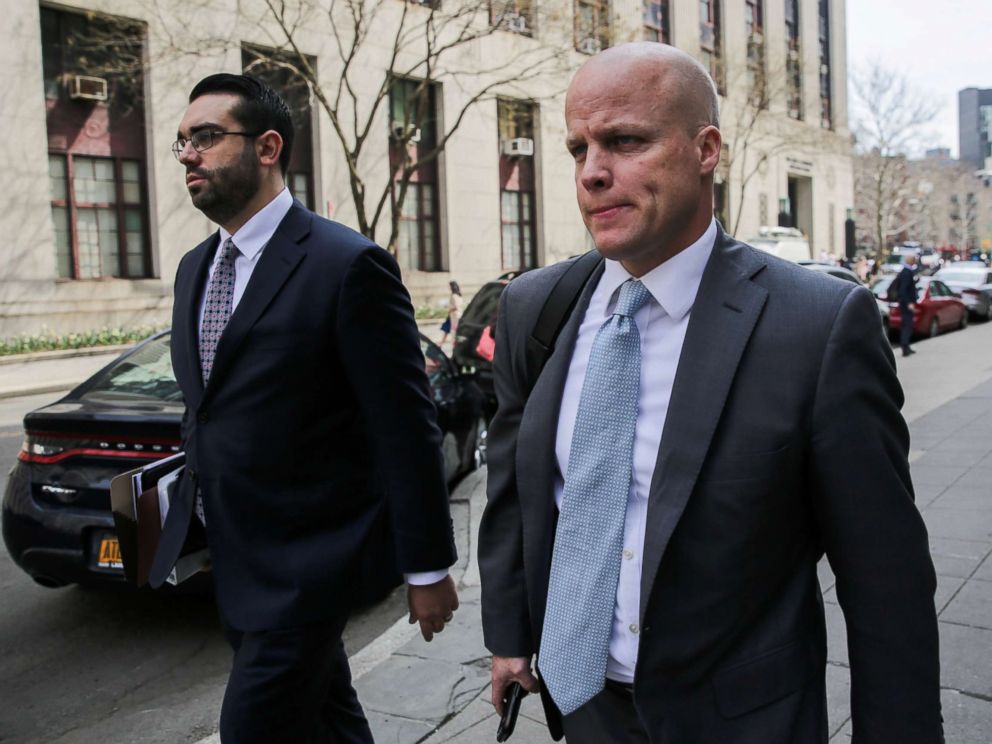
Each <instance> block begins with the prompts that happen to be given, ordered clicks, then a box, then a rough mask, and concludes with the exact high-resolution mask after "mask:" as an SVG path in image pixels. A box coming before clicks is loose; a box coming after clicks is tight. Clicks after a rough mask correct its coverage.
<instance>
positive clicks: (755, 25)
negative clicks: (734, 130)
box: [744, 0, 768, 108]
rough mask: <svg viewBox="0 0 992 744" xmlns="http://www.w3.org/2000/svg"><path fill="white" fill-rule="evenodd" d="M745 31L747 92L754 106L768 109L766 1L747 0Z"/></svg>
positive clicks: (745, 5) (745, 6)
mask: <svg viewBox="0 0 992 744" xmlns="http://www.w3.org/2000/svg"><path fill="white" fill-rule="evenodd" d="M744 31H745V34H746V38H747V90H748V95H749V96H750V98H751V102H752V105H754V106H757V107H759V108H767V107H768V92H767V86H766V79H767V78H766V75H765V7H764V0H745V3H744Z"/></svg>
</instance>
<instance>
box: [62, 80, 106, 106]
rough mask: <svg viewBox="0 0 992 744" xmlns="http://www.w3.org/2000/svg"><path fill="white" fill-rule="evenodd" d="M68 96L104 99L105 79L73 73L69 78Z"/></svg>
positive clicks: (87, 99) (93, 99)
mask: <svg viewBox="0 0 992 744" xmlns="http://www.w3.org/2000/svg"><path fill="white" fill-rule="evenodd" d="M69 98H72V99H81V100H84V101H106V100H107V80H106V79H105V78H99V77H92V76H90V75H73V76H72V77H71V78H69Z"/></svg>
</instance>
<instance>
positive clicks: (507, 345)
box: [479, 285, 537, 657]
mask: <svg viewBox="0 0 992 744" xmlns="http://www.w3.org/2000/svg"><path fill="white" fill-rule="evenodd" d="M514 289H515V288H514V287H513V285H510V286H508V287H507V288H506V290H505V291H504V292H503V296H502V297H501V298H500V305H499V315H498V319H499V320H498V322H497V324H496V352H495V356H494V358H493V385H494V387H495V390H496V398H497V401H498V403H499V406H498V409H497V411H496V415H495V416H494V417H493V420H492V423H491V424H490V426H489V440H488V451H487V459H488V467H489V478H488V482H487V489H486V490H487V496H488V503H487V505H486V510H485V513H484V514H483V516H482V523H481V525H480V527H479V572H480V574H481V578H482V630H483V636H484V640H485V644H486V648H488V649H489V650H490V651H491V652H492V653H493V654H495V655H497V656H526V657H529V656H530V655H531V654H533V653H535V652H536V650H537V649H536V648H535V643H534V640H533V638H532V634H531V624H530V616H529V612H528V606H527V582H526V579H525V575H524V554H523V523H522V519H521V508H520V499H519V497H518V494H517V472H516V452H517V433H518V430H519V428H520V420H521V417H522V416H523V412H524V406H525V405H526V403H527V397H526V393H525V389H524V379H525V378H524V373H523V367H522V363H523V354H522V352H521V353H516V354H515V353H514V343H515V341H514V340H513V339H511V333H510V326H511V324H512V322H511V318H510V313H511V307H510V303H511V299H510V298H511V296H512V295H513V290H514ZM521 348H522V345H521ZM514 360H516V361H514Z"/></svg>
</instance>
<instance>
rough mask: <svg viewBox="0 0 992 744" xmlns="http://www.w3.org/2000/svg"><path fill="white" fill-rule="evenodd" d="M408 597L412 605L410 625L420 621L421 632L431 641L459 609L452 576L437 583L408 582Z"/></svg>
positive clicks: (409, 603)
mask: <svg viewBox="0 0 992 744" xmlns="http://www.w3.org/2000/svg"><path fill="white" fill-rule="evenodd" d="M406 599H407V604H408V605H409V607H410V625H413V624H414V623H417V622H419V623H420V633H421V635H423V636H424V640H425V641H430V640H431V639H432V638H434V634H435V633H440V632H441V631H442V630H444V624H445V623H447V622H450V621H451V618H452V617H454V612H455V610H457V609H458V594H457V592H455V582H454V580H453V579H452V578H451V577H450V576H445V577H444V578H443V579H441V580H440V581H438V582H437V583H435V584H426V585H424V586H415V585H413V584H408V585H407V588H406Z"/></svg>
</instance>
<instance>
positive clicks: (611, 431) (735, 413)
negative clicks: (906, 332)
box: [479, 42, 941, 744]
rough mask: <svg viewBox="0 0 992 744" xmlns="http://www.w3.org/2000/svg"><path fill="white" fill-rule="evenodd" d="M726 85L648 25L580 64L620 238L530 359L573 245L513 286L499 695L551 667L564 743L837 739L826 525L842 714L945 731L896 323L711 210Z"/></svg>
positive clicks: (532, 686) (588, 140)
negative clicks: (844, 660)
mask: <svg viewBox="0 0 992 744" xmlns="http://www.w3.org/2000/svg"><path fill="white" fill-rule="evenodd" d="M718 100H719V99H718V96H717V92H716V88H715V86H714V84H713V81H712V79H711V78H710V76H709V74H708V72H707V71H706V69H705V68H704V67H703V66H702V65H700V63H699V62H698V61H697V60H696V59H694V58H693V57H691V56H690V55H688V54H686V53H685V52H683V51H680V50H678V49H675V48H674V47H671V46H667V45H664V44H657V43H653V42H651V43H648V42H641V43H635V44H624V45H621V46H617V47H613V48H610V49H607V50H606V51H604V52H601V53H600V54H598V55H596V56H594V57H592V58H591V59H590V60H589V61H588V62H586V63H585V65H584V66H583V67H582V68H581V69H580V70H579V72H578V73H576V75H575V78H574V79H573V81H572V84H571V85H570V86H569V89H568V94H567V97H566V99H565V121H566V127H567V139H566V145H567V147H568V151H569V152H570V153H571V155H572V157H573V159H574V161H575V165H574V167H575V174H574V177H575V187H576V192H577V197H578V203H579V209H580V212H581V214H582V217H583V219H584V221H585V224H586V227H587V228H588V230H589V232H590V233H591V234H592V236H593V239H594V240H595V243H596V248H597V250H598V252H599V253H600V255H601V256H602V257H603V259H604V261H603V262H602V264H601V265H600V266H599V268H598V269H597V272H595V273H594V274H593V275H592V277H591V279H590V280H589V281H588V282H587V284H586V286H585V288H584V289H583V290H582V291H581V294H579V296H578V297H577V298H576V304H575V309H574V312H573V313H572V316H571V317H570V318H569V319H568V321H567V322H566V323H565V325H564V327H563V329H562V331H561V334H560V336H559V338H558V340H557V343H556V345H555V347H554V351H553V353H552V354H551V356H550V358H549V359H548V360H547V364H546V366H544V368H543V371H542V372H541V373H540V376H539V377H537V378H536V379H531V376H530V374H529V373H530V370H531V368H532V365H531V364H529V360H530V358H531V356H532V349H533V339H532V332H533V329H534V326H535V322H536V319H537V318H538V317H539V316H540V315H541V309H542V307H543V306H544V304H545V302H546V301H547V298H548V295H549V293H551V291H552V287H556V285H557V281H558V279H559V278H560V277H561V276H562V275H563V273H564V272H565V271H567V270H568V267H569V266H570V265H572V264H569V263H568V262H565V263H562V264H557V265H554V266H549V267H546V268H543V269H537V270H534V271H529V272H527V273H525V274H523V275H521V276H520V277H519V278H517V279H515V280H514V281H513V282H511V283H510V284H509V285H508V286H507V287H506V289H505V291H504V292H503V294H502V297H501V300H500V310H499V323H498V324H497V326H496V337H497V338H496V345H495V352H496V356H495V362H494V364H493V377H494V386H495V390H496V395H497V398H498V401H499V407H498V410H497V412H496V416H495V417H494V418H493V421H492V425H491V427H490V429H489V439H488V456H489V481H488V505H487V507H486V511H485V513H484V516H483V518H482V525H481V528H480V533H479V568H480V572H481V576H482V623H483V632H484V636H485V642H486V646H487V647H488V648H489V650H490V651H491V652H492V653H493V663H492V683H493V684H492V697H493V702H494V703H495V705H496V706H497V708H502V707H503V705H504V691H505V689H506V688H507V686H508V684H509V683H510V682H511V681H512V682H517V683H519V684H520V685H522V686H523V687H524V688H525V689H528V690H530V691H534V692H537V691H540V694H541V699H542V702H543V704H544V710H545V713H546V715H547V722H548V727H549V730H550V732H551V734H552V735H553V736H554V738H560V737H561V735H562V733H564V736H565V737H566V739H567V740H568V743H569V744H606V743H607V742H608V743H609V744H635V743H636V744H647V743H648V742H651V743H652V744H660V743H661V742H670V743H672V744H686V743H688V742H694V743H703V744H743V743H744V742H761V743H762V744H785V742H789V743H790V744H822V743H823V742H826V740H827V738H828V736H829V733H830V729H829V727H828V720H827V698H826V680H825V675H826V658H827V649H826V628H825V618H824V604H823V598H822V596H821V593H820V586H819V584H818V582H817V564H818V562H819V560H820V558H821V557H822V556H823V555H824V552H825V553H826V555H827V557H828V558H829V560H830V565H831V567H832V568H833V571H834V573H835V575H836V577H837V598H838V600H839V602H840V606H841V608H842V609H843V612H844V616H845V619H846V621H847V646H848V651H849V655H850V662H851V663H850V667H851V679H852V682H851V687H850V692H851V716H852V725H853V740H854V741H855V742H865V743H867V742H872V743H876V742H877V743H879V744H881V743H882V742H884V743H885V744H890V743H892V744H894V743H895V742H898V744H937V743H938V742H939V741H941V719H940V670H939V665H938V643H937V641H938V636H937V617H936V613H935V611H934V589H935V587H936V575H935V572H934V567H933V562H932V560H931V558H930V551H929V545H928V542H927V533H926V528H925V527H924V523H923V519H922V517H921V516H920V513H919V511H918V510H917V509H916V507H915V506H914V504H913V487H912V483H911V482H910V475H909V463H908V457H907V453H908V448H909V434H908V431H907V428H906V423H905V421H904V420H903V418H902V416H901V415H900V413H899V408H900V406H901V405H902V402H903V394H902V391H901V389H900V387H899V380H898V379H897V377H896V374H895V365H894V363H893V358H892V349H891V347H890V346H889V344H888V343H886V339H885V338H884V336H883V335H882V334H881V333H879V332H878V309H877V306H876V303H875V300H874V299H873V297H872V295H871V293H870V292H868V291H867V290H866V289H865V288H864V287H861V286H857V285H855V284H852V283H849V282H837V281H833V280H832V279H830V278H829V277H826V276H823V275H822V274H820V273H819V272H813V271H807V270H806V269H804V268H802V267H800V266H797V265H796V264H794V263H791V262H788V261H784V260H780V259H778V258H775V257H774V256H770V255H768V254H767V253H764V252H762V251H758V250H756V249H754V248H753V247H751V246H748V245H745V244H743V243H740V242H738V241H736V240H734V239H733V238H732V237H730V236H728V235H727V234H726V233H725V232H724V231H723V229H722V227H721V226H720V225H719V223H718V222H717V221H716V220H715V219H714V218H713V180H714V173H715V172H716V170H717V167H718V164H719V161H720V151H721V142H722V138H721V135H720V130H719V120H718V115H719V114H718V105H719V103H718ZM855 440H857V441H858V442H860V443H861V446H863V447H864V448H866V449H864V450H863V451H862V453H861V454H862V456H861V457H859V458H850V457H847V455H848V454H849V452H850V444H851V442H852V441H855ZM840 462H843V463H844V465H843V467H839V466H838V463H840ZM535 656H536V662H537V664H536V671H537V676H535V674H534V669H533V667H532V664H533V663H534V660H535Z"/></svg>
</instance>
